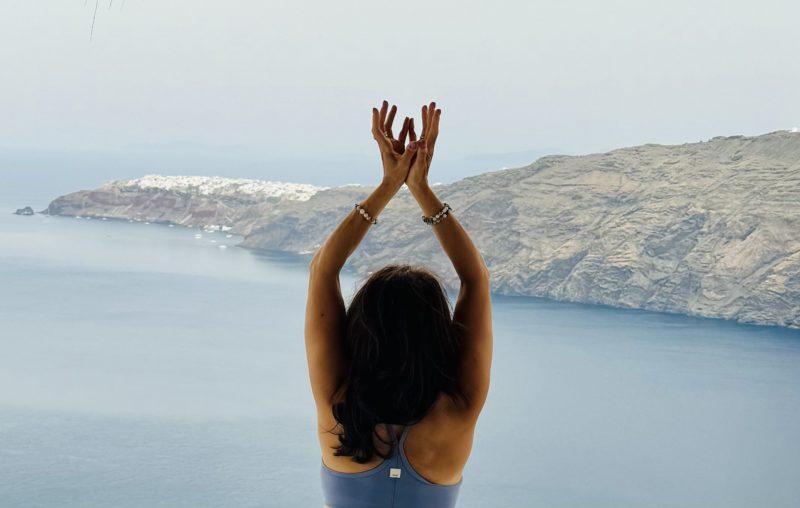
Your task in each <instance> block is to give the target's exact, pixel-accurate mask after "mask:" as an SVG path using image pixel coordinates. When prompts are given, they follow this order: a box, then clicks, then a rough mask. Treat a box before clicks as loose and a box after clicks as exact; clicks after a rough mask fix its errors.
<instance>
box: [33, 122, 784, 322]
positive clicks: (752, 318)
mask: <svg viewBox="0 0 800 508" xmlns="http://www.w3.org/2000/svg"><path fill="white" fill-rule="evenodd" d="M432 171H433V172H434V173H435V165H434V167H433V168H432ZM126 186H127V187H126ZM434 189H435V190H436V192H437V194H438V195H439V197H440V199H441V200H442V201H446V202H448V203H450V205H451V206H452V208H453V210H454V212H453V214H454V215H455V216H456V217H458V219H459V220H460V221H461V222H462V224H463V225H464V227H465V228H466V229H467V230H468V231H469V232H470V234H471V235H472V238H473V240H474V241H475V243H476V245H477V246H478V248H479V249H480V251H481V252H482V254H483V256H484V258H485V260H486V262H487V264H488V266H489V268H490V271H491V274H492V286H493V290H494V291H495V292H496V293H498V294H509V295H530V296H541V297H547V298H553V299H558V300H569V301H576V302H586V303H597V304H606V305H613V306H622V307H634V308H641V309H649V310H658V311H666V312H678V313H686V314H691V315H700V316H709V317H719V318H725V319H734V320H738V321H742V322H750V323H760V324H777V325H784V326H792V327H798V328H800V134H798V133H792V132H785V131H781V132H774V133H770V134H765V135H762V136H757V137H743V136H732V137H718V138H714V139H712V140H710V141H707V142H700V143H691V144H684V145H677V146H664V145H652V144H650V145H643V146H638V147H632V148H623V149H619V150H614V151H611V152H608V153H604V154H592V155H585V156H550V157H544V158H541V159H539V160H538V161H536V162H535V163H534V164H532V165H530V166H527V167H523V168H517V169H509V170H503V171H495V172H491V173H485V174H482V175H478V176H474V177H470V178H465V179H463V180H460V181H458V182H455V183H452V184H448V185H440V186H436V187H434ZM370 191H371V188H368V187H359V186H346V187H337V188H331V189H320V188H316V189H314V188H309V189H307V192H306V193H304V194H303V195H302V199H298V198H297V195H296V193H295V194H277V195H274V196H271V197H269V198H265V197H263V196H261V197H259V196H253V195H244V194H242V193H236V192H234V193H233V194H230V195H220V194H218V193H217V194H215V193H211V194H204V195H203V194H198V193H195V194H191V193H186V192H184V193H183V194H181V193H179V192H176V190H175V189H169V188H166V186H163V185H162V186H161V187H155V188H142V187H141V185H139V186H138V187H137V186H131V185H130V184H129V183H126V182H112V183H110V184H107V185H105V186H104V187H102V188H100V189H98V190H95V191H81V192H78V193H73V194H68V195H66V196H62V197H60V198H58V199H56V200H55V201H54V202H53V203H52V204H51V205H50V207H49V208H48V212H49V213H53V214H61V215H93V216H106V217H119V218H139V219H141V220H148V221H150V222H157V221H165V222H173V223H176V224H183V225H192V226H204V225H214V224H223V223H225V225H228V226H230V227H232V228H233V231H234V232H236V233H239V234H242V235H245V240H244V242H243V246H245V247H249V248H255V249H275V250H283V251H291V252H299V253H310V252H313V251H314V250H315V249H316V248H317V247H318V246H319V245H320V243H321V242H322V241H324V239H325V238H326V236H327V234H329V233H330V231H331V230H332V229H333V228H334V227H335V226H336V225H337V224H338V222H339V221H340V220H341V219H342V217H343V216H344V214H346V213H348V212H349V211H350V209H351V208H352V207H353V203H355V202H356V201H359V200H361V199H363V198H364V197H366V196H367V195H368V194H369V192H370ZM429 228H430V227H429V226H427V225H425V224H424V223H423V222H422V221H421V220H420V212H419V208H418V206H417V205H416V203H415V202H414V201H413V199H412V197H411V196H410V194H409V193H408V192H407V191H406V190H405V189H404V190H401V191H400V193H398V195H397V197H396V198H395V199H394V200H393V201H392V202H391V203H390V204H389V206H388V207H387V208H386V209H385V210H384V211H383V213H382V214H381V217H380V222H379V223H378V225H377V226H374V227H373V228H372V229H371V230H370V233H369V234H368V235H367V237H366V238H365V239H364V242H363V243H362V244H361V247H359V249H358V250H357V251H356V253H355V254H354V255H353V257H352V258H351V260H350V262H349V263H348V264H349V265H350V266H352V268H354V269H355V270H356V271H357V272H359V273H361V274H367V273H369V272H370V271H372V270H375V269H376V268H377V267H379V266H382V265H384V264H387V263H394V262H408V263H424V264H426V265H428V266H432V267H433V268H434V269H435V270H437V271H438V272H439V273H441V274H442V275H443V277H444V278H445V280H446V281H447V282H448V285H450V286H451V287H455V284H456V281H457V278H456V277H455V273H454V271H453V269H452V267H451V266H450V264H449V262H448V260H447V258H446V257H445V255H444V254H443V252H442V251H441V248H440V247H439V245H438V242H437V241H436V238H435V237H434V235H433V234H432V233H431V231H429Z"/></svg>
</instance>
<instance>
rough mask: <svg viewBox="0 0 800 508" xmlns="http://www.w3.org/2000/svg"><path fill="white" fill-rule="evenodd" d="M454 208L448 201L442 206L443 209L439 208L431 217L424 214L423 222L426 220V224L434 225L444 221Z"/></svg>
mask: <svg viewBox="0 0 800 508" xmlns="http://www.w3.org/2000/svg"><path fill="white" fill-rule="evenodd" d="M452 210H453V209H452V208H450V205H448V204H447V203H444V206H442V209H441V210H439V211H438V212H437V213H436V214H435V215H432V216H430V217H425V215H423V216H422V222H424V223H425V224H428V225H429V226H433V225H435V224H439V223H440V222H442V221H443V220H444V219H445V218H446V217H447V215H448V214H449V213H450V212H451V211H452Z"/></svg>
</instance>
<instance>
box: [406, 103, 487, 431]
mask: <svg viewBox="0 0 800 508" xmlns="http://www.w3.org/2000/svg"><path fill="white" fill-rule="evenodd" d="M440 115H441V110H440V109H436V103H433V102H432V103H431V104H430V105H429V106H423V107H422V126H423V127H422V128H423V130H422V136H421V137H420V140H419V141H416V139H415V138H416V136H415V134H414V131H413V128H412V130H411V133H410V135H411V139H412V144H411V145H410V146H411V147H412V148H416V158H415V160H414V163H413V164H412V166H411V169H410V171H409V173H408V177H407V178H406V185H407V186H408V188H409V190H410V191H411V193H412V194H413V196H414V198H415V199H416V200H417V202H418V203H419V206H420V209H421V210H422V213H423V214H424V215H425V216H428V217H430V216H432V215H434V214H436V213H438V212H439V211H440V210H442V207H443V203H442V202H441V201H440V200H439V198H438V197H437V196H436V194H435V193H434V192H433V190H432V189H431V187H430V186H429V185H428V169H429V168H430V163H431V159H432V156H433V148H434V145H435V144H436V139H437V138H438V135H439V117H440ZM431 228H432V229H433V232H434V234H435V235H436V238H437V239H438V240H439V243H440V244H441V245H442V249H443V250H444V252H445V254H446V255H447V257H449V258H450V261H451V262H452V263H453V268H455V270H456V273H457V274H458V277H459V279H460V280H461V288H460V290H459V293H458V300H457V302H456V306H455V309H454V313H453V319H454V321H455V322H456V323H458V324H460V325H462V327H463V328H462V330H463V332H462V338H463V346H462V347H463V349H462V355H463V356H462V360H461V364H460V366H459V384H460V386H461V389H462V392H463V393H464V395H465V396H466V399H467V407H466V408H464V409H465V410H466V411H467V413H468V414H469V415H470V416H472V417H473V418H476V419H477V417H478V414H479V413H480V411H481V409H482V408H483V405H484V402H485V400H486V396H487V394H488V391H489V376H490V371H491V364H492V342H493V339H492V305H491V292H490V288H489V270H488V268H487V267H486V264H485V262H484V260H483V257H482V256H481V254H480V252H479V251H478V249H477V248H476V247H475V244H474V243H473V242H472V239H471V238H470V237H469V235H468V234H467V232H466V231H465V230H464V228H463V227H462V226H461V223H460V222H459V221H458V219H457V218H456V216H455V214H454V213H453V212H449V214H448V215H447V217H445V218H444V219H442V220H441V221H440V222H439V223H437V224H433V225H431Z"/></svg>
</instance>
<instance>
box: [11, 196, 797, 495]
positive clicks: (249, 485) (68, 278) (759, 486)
mask: <svg viewBox="0 0 800 508" xmlns="http://www.w3.org/2000/svg"><path fill="white" fill-rule="evenodd" d="M18 206H22V203H20V204H18ZM37 209H39V207H37ZM8 211H10V210H8V207H6V208H5V209H3V210H0V212H2V213H0V282H2V291H0V506H3V507H7V506H24V507H81V508H91V507H110V506H113V507H144V506H147V507H155V506H164V507H184V506H185V507H221V506H225V507H255V506H268V507H273V506H274V507H295V506H297V507H321V506H322V497H321V492H320V487H319V447H318V444H317V441H316V435H315V429H314V425H315V423H314V420H313V418H314V413H313V404H312V399H311V394H310V391H309V388H308V377H307V370H306V361H305V356H304V347H303V335H302V332H303V313H304V310H305V296H306V295H305V291H306V288H307V279H306V271H305V269H306V266H305V263H304V262H296V261H292V260H291V259H290V258H286V257H281V256H271V257H270V256H263V255H256V254H254V253H252V252H249V251H245V250H243V249H240V248H236V247H234V245H235V243H236V241H237V240H238V239H237V238H225V235H221V234H219V233H216V234H212V235H209V234H204V235H203V238H201V239H195V238H194V235H195V233H196V232H197V231H195V230H191V229H183V228H168V227H166V226H159V225H153V224H151V225H145V224H140V223H127V222H113V221H99V220H96V219H93V220H86V219H80V220H79V219H72V218H57V217H52V218H49V217H45V216H34V217H16V216H13V215H10V214H9V213H8ZM211 240H216V243H212V241H211ZM223 244H226V245H228V246H229V247H228V248H227V249H221V248H220V247H219V246H220V245H223ZM355 284H356V280H354V279H353V278H352V277H350V276H344V277H343V278H342V287H343V290H344V291H345V293H346V295H345V298H346V299H349V297H350V296H351V295H352V293H353V291H354V289H355ZM494 325H495V353H494V368H493V374H492V385H491V391H490V395H489V399H488V401H487V403H486V406H485V411H484V414H483V415H482V417H481V420H480V422H479V425H478V429H477V432H476V439H475V445H474V450H473V454H472V457H471V459H470V462H469V464H468V465H467V468H466V470H465V472H464V485H463V488H462V490H461V498H460V504H459V506H461V507H464V508H467V507H551V508H553V507H613V508H623V507H637V508H640V507H659V508H662V507H681V508H685V507H703V508H709V507H726V508H729V507H762V506H769V507H772V508H776V507H789V506H798V502H800V501H799V500H800V482H798V481H797V479H798V472H799V471H800V425H798V423H799V422H800V332H797V331H789V330H783V329H778V328H768V327H755V326H743V325H736V324H733V323H728V322H723V321H718V320H707V319H695V318H686V317H681V316H676V315H665V314H655V313H648V312H640V311H625V310H619V309H612V308H603V307H596V306H586V305H576V304H567V303H557V302H549V301H544V300H539V299H526V298H504V297H499V296H495V297H494Z"/></svg>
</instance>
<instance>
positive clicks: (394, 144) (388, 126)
mask: <svg viewBox="0 0 800 508" xmlns="http://www.w3.org/2000/svg"><path fill="white" fill-rule="evenodd" d="M387 112H388V116H387ZM395 113H397V106H392V109H391V111H390V112H389V103H388V102H387V101H383V104H382V105H381V109H380V111H379V110H378V109H377V108H372V137H373V138H375V141H377V142H378V148H379V150H380V153H381V161H382V162H383V183H386V184H389V185H391V186H393V187H397V189H399V188H400V187H401V186H402V185H403V182H404V181H405V180H406V176H407V175H408V172H409V168H410V166H411V162H412V160H413V156H414V150H406V149H405V140H406V136H407V135H408V133H409V132H410V130H411V129H413V120H411V119H410V118H408V117H406V119H405V121H404V122H403V127H402V129H401V130H400V136H399V138H398V139H394V137H393V136H392V123H393V122H394V116H395Z"/></svg>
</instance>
